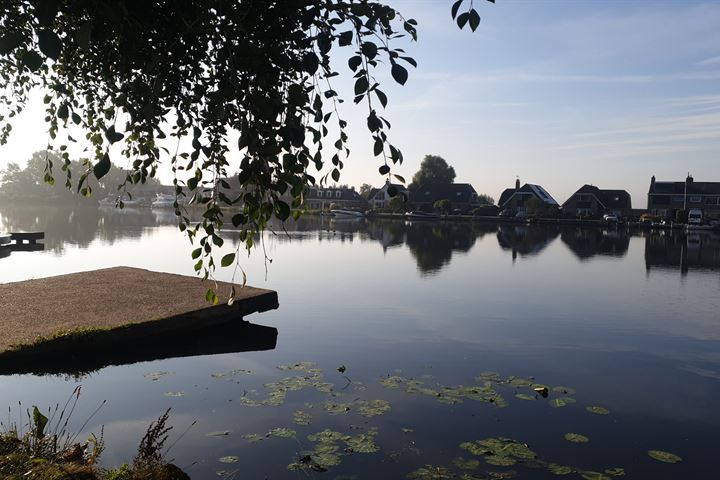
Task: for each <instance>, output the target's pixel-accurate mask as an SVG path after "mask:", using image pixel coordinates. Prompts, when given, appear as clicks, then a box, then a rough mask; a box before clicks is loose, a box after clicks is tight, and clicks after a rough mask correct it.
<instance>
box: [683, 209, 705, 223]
mask: <svg viewBox="0 0 720 480" xmlns="http://www.w3.org/2000/svg"><path fill="white" fill-rule="evenodd" d="M687 221H688V225H700V224H701V223H702V221H703V213H702V210H700V209H698V208H693V209H691V210H690V211H689V212H688V220H687Z"/></svg>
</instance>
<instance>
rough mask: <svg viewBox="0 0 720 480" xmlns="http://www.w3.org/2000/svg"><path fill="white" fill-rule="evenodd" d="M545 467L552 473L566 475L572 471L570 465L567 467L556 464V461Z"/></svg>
mask: <svg viewBox="0 0 720 480" xmlns="http://www.w3.org/2000/svg"><path fill="white" fill-rule="evenodd" d="M547 469H548V470H549V471H550V473H552V474H553V475H568V474H570V473H572V472H573V471H574V470H573V469H572V467H568V466H567V465H558V464H557V463H551V464H549V465H548V466H547Z"/></svg>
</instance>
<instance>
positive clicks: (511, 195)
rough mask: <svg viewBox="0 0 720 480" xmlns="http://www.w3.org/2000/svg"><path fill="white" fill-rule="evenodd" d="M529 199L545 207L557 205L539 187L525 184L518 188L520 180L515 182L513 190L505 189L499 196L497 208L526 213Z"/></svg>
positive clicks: (545, 191)
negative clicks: (533, 199)
mask: <svg viewBox="0 0 720 480" xmlns="http://www.w3.org/2000/svg"><path fill="white" fill-rule="evenodd" d="M531 198H536V199H538V200H539V201H541V202H542V204H543V205H545V206H546V207H557V206H558V203H557V202H556V201H555V199H554V198H553V197H551V196H550V194H549V193H548V192H547V190H545V189H544V188H543V187H541V186H540V185H534V184H532V183H526V184H525V185H523V186H522V187H521V186H520V179H518V180H515V188H506V189H505V190H504V191H503V192H502V194H501V195H500V200H499V201H498V206H499V207H500V210H505V209H509V210H513V211H515V212H524V211H526V204H527V202H528V201H529V200H530V199H531Z"/></svg>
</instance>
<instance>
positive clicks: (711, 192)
mask: <svg viewBox="0 0 720 480" xmlns="http://www.w3.org/2000/svg"><path fill="white" fill-rule="evenodd" d="M690 209H700V210H702V211H703V215H704V216H705V217H706V218H720V182H696V181H695V180H694V179H693V177H692V176H690V175H688V176H687V178H686V179H685V181H684V182H682V181H680V182H658V181H656V180H655V176H654V175H653V177H652V178H651V179H650V190H649V191H648V211H649V212H650V213H651V214H653V215H657V216H659V217H663V218H669V219H673V218H675V212H677V211H679V210H690Z"/></svg>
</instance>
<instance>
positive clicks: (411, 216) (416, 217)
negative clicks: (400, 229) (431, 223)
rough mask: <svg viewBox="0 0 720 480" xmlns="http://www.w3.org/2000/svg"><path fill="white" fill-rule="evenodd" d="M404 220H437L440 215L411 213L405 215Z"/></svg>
mask: <svg viewBox="0 0 720 480" xmlns="http://www.w3.org/2000/svg"><path fill="white" fill-rule="evenodd" d="M405 218H407V219H408V220H439V219H440V215H438V214H437V213H428V212H420V211H413V212H408V213H406V214H405Z"/></svg>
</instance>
